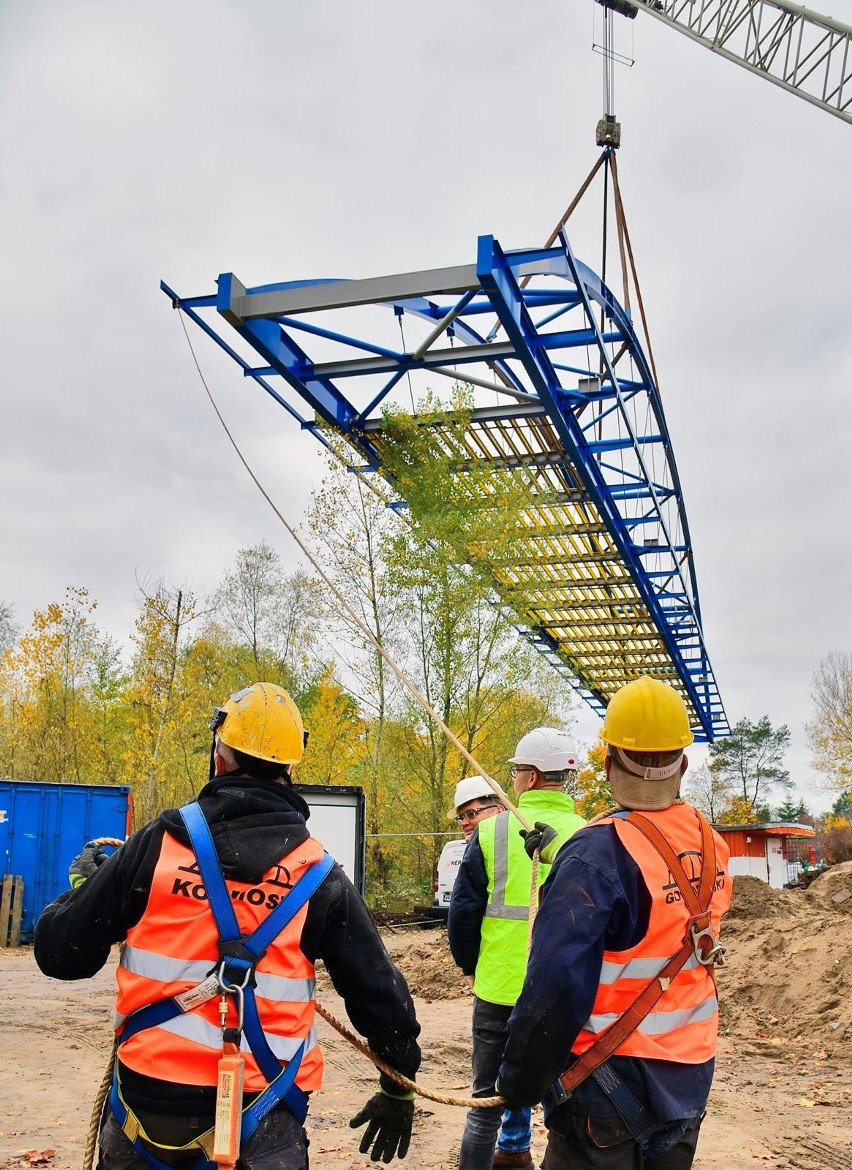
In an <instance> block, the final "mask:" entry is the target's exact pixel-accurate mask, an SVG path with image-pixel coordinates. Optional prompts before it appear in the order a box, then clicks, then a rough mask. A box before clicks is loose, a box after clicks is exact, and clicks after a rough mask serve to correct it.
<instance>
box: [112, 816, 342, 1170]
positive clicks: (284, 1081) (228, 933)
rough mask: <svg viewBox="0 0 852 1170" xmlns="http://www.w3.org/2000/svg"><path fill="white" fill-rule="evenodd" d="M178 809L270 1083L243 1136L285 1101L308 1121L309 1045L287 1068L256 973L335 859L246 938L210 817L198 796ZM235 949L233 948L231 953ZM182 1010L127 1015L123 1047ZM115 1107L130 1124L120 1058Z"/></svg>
mask: <svg viewBox="0 0 852 1170" xmlns="http://www.w3.org/2000/svg"><path fill="white" fill-rule="evenodd" d="M178 812H179V813H180V816H181V819H182V820H183V822H184V824H185V826H186V830H187V833H188V834H189V840H190V845H191V846H192V849H193V852H194V853H195V856H196V859H197V861H198V868H199V870H200V871H201V878H202V881H203V883H204V887H205V890H206V891H207V898H208V904H209V906H210V910H211V912H212V914H213V918H214V920H215V922H216V929H217V931H218V933H219V945H220V954H221V963H220V966H219V972H220V978H222V977H224V978H225V979H226V980H227V981H228V982H229V983H230V984H231V985H234V986H239V987H241V988H242V992H243V1011H244V1019H243V1031H244V1033H245V1037H246V1041H247V1043H248V1046H249V1049H250V1051H251V1054H252V1056H253V1057H254V1058H255V1060H256V1061H257V1064H258V1067H259V1068H260V1070H261V1072H262V1073H263V1075H264V1077H266V1079H267V1081H268V1082H269V1084H267V1086H266V1088H265V1089H264V1090H263V1091H262V1092H261V1093H260V1094H258V1096H257V1097H256V1098H255V1099H254V1101H252V1103H251V1104H250V1105H248V1106H247V1107H246V1108H245V1109H244V1110H243V1120H242V1125H241V1135H240V1136H241V1139H242V1140H243V1141H245V1140H246V1139H247V1138H249V1137H250V1136H251V1135H252V1134H253V1133H254V1131H255V1129H256V1128H257V1126H258V1125H259V1123H260V1122H261V1120H262V1119H263V1118H264V1117H265V1116H266V1114H267V1113H269V1112H270V1110H272V1109H274V1108H275V1106H276V1105H278V1104H279V1103H280V1102H281V1101H284V1102H285V1103H286V1105H287V1107H288V1109H289V1110H290V1111H291V1113H293V1115H294V1116H295V1117H296V1119H297V1120H298V1121H299V1123H300V1124H301V1123H303V1122H304V1120H305V1117H306V1115H307V1112H308V1098H307V1094H306V1093H304V1092H303V1091H302V1089H300V1088H299V1086H298V1085H297V1084H296V1083H295V1081H296V1075H297V1073H298V1071H299V1065H300V1064H301V1060H302V1056H303V1055H304V1051H305V1044H304V1042H303V1043H302V1044H301V1045H300V1046H299V1048H298V1049H297V1051H296V1052H295V1053H294V1055H293V1057H292V1059H291V1060H290V1061H289V1063H288V1064H287V1067H286V1068H282V1067H281V1062H280V1061H279V1060H278V1057H277V1056H276V1055H275V1053H274V1052H273V1051H272V1049H271V1048H270V1046H269V1042H268V1041H267V1039H266V1036H265V1034H264V1031H263V1025H262V1024H261V1020H260V1013H259V1011H258V1007H257V1000H256V997H255V991H254V987H253V986H252V980H251V976H252V973H253V971H254V967H255V965H256V964H257V963H258V962H259V960H260V959H261V958H262V957H263V955H264V954H265V953H266V950H267V948H268V947H269V945H270V943H272V942H273V941H274V940H275V939H276V938H277V937H278V935H279V934H280V933H281V931H282V930H283V929H284V927H285V926H286V925H287V924H288V923H289V922H290V921H291V920H292V919H293V918H294V917H295V916H296V914H298V912H299V911H300V910H301V909H302V907H303V906H304V905H305V904H306V902H307V901H308V899H309V898H310V897H311V895H312V894H313V893H314V892H315V891H316V889H317V888H318V887H319V886H320V884H321V883H322V882H323V881H324V880H325V878H326V877H327V876H328V874H329V873H330V872H331V869H332V868H333V866H334V858H333V857H332V856H331V855H330V854H328V853H325V854H323V856H322V858H321V859H320V860H319V861H316V862H314V863H313V864H312V865H311V867H310V868H309V869H308V870H306V872H305V873H304V874H302V876H301V878H300V879H299V880H298V881H297V882H296V884H295V885H294V886H293V887H292V888H291V889H290V892H289V893H288V894H287V895H286V896H285V897H284V898H282V899H281V901H280V902H279V903H278V905H277V906H276V907H275V908H274V910H272V911H271V913H270V914H268V915H267V917H266V918H265V919H264V920H263V921H262V922H261V923H259V925H258V926H257V927H256V928H255V930H254V931H253V932H252V933H251V934H250V935H247V936H246V937H243V935H242V933H241V931H240V928H239V924H238V922H237V917H236V914H235V913H234V908H233V905H232V902H231V897H230V894H229V893H228V887H227V886H226V884H225V879H224V876H223V874H222V869H221V866H220V864H219V858H218V855H217V853H216V847H215V845H214V844H213V836H212V834H211V832H210V826H209V825H208V824H207V819H206V817H205V816H204V813H203V812H202V811H201V807H200V805H199V804H198V802H197V801H193V802H192V803H191V804H188V805H185V806H184V807H183V808H181V809H179V810H178ZM229 948H230V951H231V953H229ZM182 1011H183V1008H181V1006H180V1004H178V1003H177V1001H176V1000H175V999H173V998H170V999H165V1000H162V1001H160V1002H158V1003H153V1004H148V1005H147V1006H146V1007H143V1008H139V1009H138V1011H135V1012H133V1014H132V1015H130V1016H129V1017H128V1018H127V1019H126V1020H125V1022H124V1025H123V1027H122V1029H121V1033H120V1036H119V1046H120V1045H121V1044H123V1043H124V1042H125V1041H126V1040H129V1039H130V1037H131V1036H135V1035H136V1034H137V1033H138V1032H141V1031H143V1030H144V1029H145V1028H153V1027H156V1026H157V1025H158V1024H162V1023H165V1022H166V1021H167V1020H171V1019H174V1018H175V1016H178V1015H180V1014H181V1012H182ZM110 1108H111V1109H112V1111H113V1113H114V1114H115V1116H116V1118H117V1120H118V1122H119V1124H120V1125H121V1126H122V1127H124V1125H125V1122H126V1119H127V1116H128V1110H127V1106H126V1105H125V1104H124V1102H123V1101H122V1099H121V1093H120V1089H119V1083H118V1062H117V1061H116V1070H115V1073H114V1075H113V1082H112V1088H111V1091H110ZM132 1144H133V1146H134V1147H135V1148H136V1149H137V1150H138V1152H139V1153H140V1154H142V1156H143V1157H144V1158H145V1160H146V1161H147V1162H148V1164H149V1165H150V1166H151V1167H152V1168H153V1170H172V1168H171V1167H169V1166H168V1165H167V1164H166V1163H164V1162H161V1161H160V1160H159V1159H158V1158H156V1157H155V1156H154V1155H153V1154H152V1153H151V1152H150V1150H149V1149H148V1148H147V1147H146V1146H144V1145H143V1144H142V1142H141V1139H139V1138H138V1137H137V1138H136V1139H135V1140H133V1141H132ZM211 1167H215V1163H212V1162H210V1161H208V1159H207V1158H206V1157H204V1156H203V1155H202V1156H201V1157H200V1158H199V1160H198V1162H197V1163H196V1164H195V1166H194V1167H193V1170H209V1168H211Z"/></svg>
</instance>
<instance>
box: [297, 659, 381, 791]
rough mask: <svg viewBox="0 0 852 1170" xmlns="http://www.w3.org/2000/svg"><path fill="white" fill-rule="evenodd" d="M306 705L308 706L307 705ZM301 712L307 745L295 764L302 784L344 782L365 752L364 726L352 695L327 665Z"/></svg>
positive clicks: (364, 755)
mask: <svg viewBox="0 0 852 1170" xmlns="http://www.w3.org/2000/svg"><path fill="white" fill-rule="evenodd" d="M308 704H309V705H308ZM308 704H306V706H305V710H304V712H303V715H304V718H305V725H306V727H307V729H308V744H307V749H306V751H305V755H304V758H303V759H302V762H301V764H300V765H299V767H298V770H297V773H296V779H297V780H298V781H299V783H301V784H347V783H351V781H352V776H353V773H354V771H355V770H356V769H358V768H359V767H360V765H361V764H363V763H364V760H365V757H366V755H367V746H366V726H365V723H364V720H363V719H362V718H361V714H360V712H359V709H358V704H357V703H356V701H355V699H354V698H353V696H352V695H351V694H349V693H348V692H347V691H346V690H344V688H343V686H341V684H340V683H339V682H338V681H337V679H336V678H335V677H334V672H333V670H332V669H331V667H326V669H325V671H324V673H323V675H322V678H321V679H320V681H319V683H318V684H317V685H316V686H315V687H314V688H312V692H311V693H310V694H309V696H308Z"/></svg>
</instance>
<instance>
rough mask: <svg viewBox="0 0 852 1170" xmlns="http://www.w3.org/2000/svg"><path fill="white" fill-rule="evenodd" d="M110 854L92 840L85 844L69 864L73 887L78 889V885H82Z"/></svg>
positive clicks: (69, 880) (69, 879)
mask: <svg viewBox="0 0 852 1170" xmlns="http://www.w3.org/2000/svg"><path fill="white" fill-rule="evenodd" d="M108 856H109V855H108V854H107V853H105V852H104V850H103V849H101V847H100V845H95V844H93V843H92V842H91V841H89V843H88V844H87V845H84V846H83V850H82V852H81V853H78V854H77V856H76V857H75V858H74V860H73V861H72V862H71V864H70V865H69V866H68V882H69V884H70V885H71V888H72V889H73V890H76V889H77V886H81V885H82V884H83V882H84V881H85V880H86V878H90V877H91V876H92V874H93V873H94V872H95V870H96V869H97V868H98V866H99V865H103V863H104V862H105V861H106V859H107V857H108Z"/></svg>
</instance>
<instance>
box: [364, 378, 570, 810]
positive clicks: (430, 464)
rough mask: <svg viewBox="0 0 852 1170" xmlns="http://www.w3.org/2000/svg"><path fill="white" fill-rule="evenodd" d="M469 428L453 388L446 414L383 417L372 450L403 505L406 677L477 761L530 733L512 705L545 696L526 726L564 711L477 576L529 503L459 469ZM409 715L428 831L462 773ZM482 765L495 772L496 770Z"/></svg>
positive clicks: (394, 566)
mask: <svg viewBox="0 0 852 1170" xmlns="http://www.w3.org/2000/svg"><path fill="white" fill-rule="evenodd" d="M470 416H471V403H470V400H469V398H468V397H467V395H466V393H465V392H464V391H463V390H460V389H458V388H456V391H455V392H454V396H453V400H452V401H451V402H450V404H449V405H446V406H445V405H442V404H441V403H440V402H438V401H437V400H436V399H435V398H434V397H432V396H427V398H426V400H425V401H424V402H423V403H421V404H420V405H419V406H418V409H417V412H416V413H415V414H414V415H413V416H412V415H408V414H406V413H402V412H396V413H394V412H391V411H388V412H386V414H385V416H384V418H383V433H382V440H381V442H382V449H383V460H384V465H385V467H386V469H387V471H388V474H389V475H390V477H391V478H392V481H393V484H394V487H395V489H396V490H397V491H398V492H399V494H400V496H402V497H403V498H404V500H405V502H406V505H407V511H406V522H405V523H404V524H403V525H402V526H401V527H400V529H399V530H398V531H397V533H396V534H395V535H394V537H393V539H392V541H391V542H390V545H389V548H388V552H387V558H388V563H389V565H390V568H391V577H392V580H393V582H394V583H395V584H396V585H397V586H398V588H399V590H400V592H401V593H402V595H403V596H404V597H405V598H406V603H405V606H404V610H405V613H406V615H407V619H408V620H407V622H406V627H407V630H406V632H407V640H406V646H407V659H406V661H407V665H408V669H409V670H410V673H411V675H412V677H413V678H414V679H415V680H416V682H417V685H418V687H419V688H420V690H421V691H422V693H423V694H424V695H425V697H426V699H427V700H428V702H429V703H430V705H431V706H432V708H433V709H434V710H435V711H436V712H437V713H438V715H439V716H440V717H441V719H442V720H443V722H444V723H445V724H446V725H447V726H448V727H450V728H452V729H453V731H454V732H455V733H456V734H457V736H458V738H459V739H460V741H461V742H462V744H463V745H464V747H465V748H466V749H467V750H468V751H469V752H471V753H472V754H474V753H475V754H476V756H477V758H479V757H481V756H483V755H487V753H486V752H485V751H484V750H483V749H487V747H488V741H489V739H494V738H495V732H497V730H498V729H502V732H503V734H504V736H505V732H506V731H508V732H509V734H510V735H511V736H513V737H516V738H520V735H521V734H523V732H525V731H528V730H529V726H530V725H529V724H528V723H527V724H526V725H525V726H521V725H520V721H519V720H517V719H516V718H515V717H514V715H515V709H516V706H517V699H518V698H519V696H521V695H523V694H525V693H527V694H528V693H529V692H530V691H531V690H533V689H534V688H535V689H537V688H538V686H541V687H542V688H543V689H544V690H545V693H546V695H547V700H549V701H545V702H544V703H542V704H541V707H540V711H539V716H540V719H539V720H537V721H536V722H539V721H541V718H542V717H543V716H544V714H545V711H546V710H547V709H548V708H550V710H551V718H550V719H549V720H548V722H551V723H562V722H564V719H565V716H566V714H567V706H568V705H567V703H563V704H561V707H562V709H561V710H559V711H553V707H555V706H556V700H557V697H558V683H557V676H556V675H555V674H553V673H549V674H548V675H547V678H546V679H545V676H544V672H543V671H542V670H541V669H540V667H541V665H542V664H541V662H540V660H538V659H536V657H535V652H534V651H532V650H531V649H530V648H529V647H528V646H525V645H524V644H522V643H521V642H520V641H519V639H518V637H517V633H516V630H515V629H514V623H516V622H517V621H518V620H519V618H521V616H522V615H520V614H518V613H517V612H516V611H515V610H513V609H512V608H511V604H510V603H509V602H507V601H506V600H505V599H502V598H501V597H500V596H499V595H498V593H497V591H496V589H495V588H494V585H495V582H494V580H493V579H492V578H490V577H489V574H488V569H487V566H489V565H494V564H499V563H502V562H504V561H505V560H507V559H510V553H511V549H512V544H513V541H515V540H516V539H517V536H518V532H519V529H520V528H521V527H522V526H523V525H522V516H523V512H524V508H525V507H528V505H529V500H530V495H529V487H528V485H527V484H526V483H525V482H524V481H523V480H521V479H519V478H516V477H515V476H514V475H513V473H512V472H509V473H507V474H505V475H504V476H503V477H502V478H499V479H495V478H494V476H493V474H492V472H491V470H490V469H489V468H488V467H486V466H478V465H477V464H476V461H475V460H470V459H466V458H464V455H465V452H466V448H465V435H466V433H467V431H468V429H469V425H470ZM407 702H408V701H407ZM408 710H409V717H410V718H411V719H412V721H414V722H415V725H418V724H419V730H420V735H419V742H420V743H421V744H422V746H423V750H422V751H420V752H418V753H416V754H415V755H414V756H413V757H412V768H413V769H415V770H416V771H417V772H418V773H419V775H420V782H421V790H422V793H423V796H424V797H425V800H426V807H425V809H423V812H424V813H425V815H426V816H427V818H428V819H429V822H430V824H431V826H432V827H433V831H438V828H439V825H440V824H441V823H442V821H443V816H444V810H445V808H446V804H447V799H448V796H449V794H450V792H451V789H452V786H453V785H454V784H455V783H456V782H457V781H458V780H459V779H461V777H462V776H463V775H465V773H466V772H468V771H470V765H469V764H468V763H467V762H466V761H465V758H464V756H462V755H461V753H459V752H457V751H453V749H452V746H451V743H450V742H449V740H448V739H447V737H446V736H445V735H444V733H443V732H442V731H441V729H440V728H439V727H438V726H437V725H436V724H435V722H434V721H433V720H431V719H426V718H424V717H423V713H422V711H421V710H420V709H419V708H418V707H417V706H416V705H415V704H414V703H411V702H408ZM533 725H535V724H533ZM416 742H417V741H416V740H412V743H413V744H414V743H416ZM503 743H504V744H505V738H504V739H503ZM511 747H512V748H513V747H514V744H511ZM510 752H511V749H510ZM510 752H509V753H507V754H510ZM505 759H506V756H505V755H504V756H502V759H500V760H499V764H500V766H501V770H502V768H503V767H505V763H504V761H505ZM480 763H482V764H484V766H485V767H486V768H488V767H491V768H493V767H494V766H495V765H496V764H497V763H498V760H497V758H494V757H492V759H491V760H489V759H487V758H486V759H482V758H480Z"/></svg>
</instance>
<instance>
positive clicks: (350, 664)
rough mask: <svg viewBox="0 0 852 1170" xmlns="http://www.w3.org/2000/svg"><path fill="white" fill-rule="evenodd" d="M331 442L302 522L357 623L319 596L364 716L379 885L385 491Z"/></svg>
mask: <svg viewBox="0 0 852 1170" xmlns="http://www.w3.org/2000/svg"><path fill="white" fill-rule="evenodd" d="M333 450H334V455H332V457H331V458H330V460H329V465H328V473H327V475H326V477H325V479H324V480H323V483H322V484H321V486H320V487H319V489H317V490H316V491H315V492H314V494H313V499H312V503H311V507H310V510H309V514H308V522H309V525H310V530H311V533H312V536H313V538H314V542H315V545H316V547H317V551H318V554H319V556H320V557H321V558H322V560H323V561H324V564H325V570H326V572H327V573H328V575H329V578H330V580H331V581H333V583H334V585H335V587H336V588H337V589H338V590H339V591H340V593H341V594H342V595H343V596H344V597H345V598H346V602H347V604H348V606H349V607H350V608H351V609H352V611H353V612H354V613H355V614H356V615H357V617H358V619H359V622H360V623H361V625H359V624H358V623H356V622H355V621H353V619H352V618H351V617H350V615H349V614H348V613H347V612H346V610H345V609H344V608H343V607H342V606H340V604H339V603H338V602H337V600H336V599H335V598H334V597H333V596H330V597H327V598H326V599H325V605H324V610H323V623H324V626H325V629H326V630H327V631H328V633H329V634H330V637H329V639H328V647H329V650H330V651H331V653H332V654H333V656H334V657H335V658H336V659H337V661H338V663H339V664H340V667H341V668H342V670H343V672H344V673H345V677H346V681H347V686H348V687H349V689H350V690H351V692H352V693H353V696H354V697H355V699H356V701H357V704H358V707H359V710H360V712H361V716H362V719H363V720H364V757H363V759H362V763H361V766H360V768H359V773H358V783H359V784H360V785H361V786H362V787H363V788H364V790H365V796H366V805H367V810H366V822H367V823H366V828H367V864H368V870H369V871H370V874H371V876H372V877H373V878H374V880H375V881H376V882H377V883H378V885H380V886H386V885H387V883H388V881H389V880H390V875H391V870H392V861H391V858H390V856H389V854H388V851H387V850H386V848H385V846H384V844H383V837H382V831H383V829H384V828H385V820H384V817H383V810H384V808H385V807H387V806H390V805H392V804H393V800H392V795H393V793H394V791H395V790H398V787H397V786H398V783H399V781H400V773H399V769H397V768H395V767H393V766H392V753H390V752H389V751H388V745H387V737H386V730H387V724H388V720H389V718H390V716H391V707H392V703H393V699H394V696H395V694H396V693H397V689H398V687H399V683H398V681H397V679H396V677H395V675H394V673H393V671H392V670H391V669H390V667H389V666H388V664H387V662H386V661H385V659H384V657H383V656H382V654H381V652H380V650H379V649H377V646H381V647H384V648H385V649H386V650H387V651H388V653H389V654H391V655H393V654H394V653H395V650H396V638H397V636H398V632H399V627H400V624H401V608H400V605H401V602H400V598H399V596H398V594H397V592H396V591H395V590H394V588H393V586H392V584H391V582H390V579H389V574H388V568H387V564H386V562H385V559H384V556H383V549H384V546H385V542H386V540H387V536H388V530H389V529H390V528H391V527H392V526H393V525H394V523H395V517H394V514H393V512H392V511H391V510H390V507H389V505H390V503H391V500H392V498H393V497H392V494H391V493H390V491H389V489H388V488H387V487H386V485H384V484H383V482H382V481H380V480H379V479H378V478H377V477H376V476H373V475H362V474H351V471H352V464H353V462H354V461H355V460H356V456H355V453H354V452H353V451H352V450H350V449H349V448H347V447H346V446H345V444H343V443H342V441H341V440H339V439H335V441H334V444H333ZM362 626H363V627H364V628H366V630H368V631H369V634H370V635H371V636H370V637H368V636H367V635H365V634H364V630H363V629H362Z"/></svg>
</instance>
